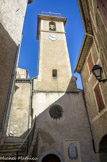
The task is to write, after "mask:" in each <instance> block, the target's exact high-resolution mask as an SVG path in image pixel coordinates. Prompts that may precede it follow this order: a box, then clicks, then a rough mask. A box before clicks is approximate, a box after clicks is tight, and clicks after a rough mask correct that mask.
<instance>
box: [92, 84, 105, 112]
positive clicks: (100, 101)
mask: <svg viewBox="0 0 107 162" xmlns="http://www.w3.org/2000/svg"><path fill="white" fill-rule="evenodd" d="M94 93H95V96H96V101H97V105H98V108H99V112H100V111H101V110H103V109H104V102H103V97H102V94H101V91H100V87H99V83H98V84H97V85H96V86H95V88H94Z"/></svg>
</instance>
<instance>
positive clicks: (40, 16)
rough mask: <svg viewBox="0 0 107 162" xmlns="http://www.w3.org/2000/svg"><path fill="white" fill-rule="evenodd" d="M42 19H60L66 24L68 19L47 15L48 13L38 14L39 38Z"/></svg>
mask: <svg viewBox="0 0 107 162" xmlns="http://www.w3.org/2000/svg"><path fill="white" fill-rule="evenodd" d="M41 20H49V21H59V22H63V23H64V25H65V23H66V21H67V18H65V17H55V16H49V15H48V16H47V15H38V23H37V39H39V34H40V22H41Z"/></svg>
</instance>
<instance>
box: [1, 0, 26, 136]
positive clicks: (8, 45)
mask: <svg viewBox="0 0 107 162" xmlns="http://www.w3.org/2000/svg"><path fill="white" fill-rule="evenodd" d="M26 5H27V1H26V0H23V1H22V0H15V1H14V0H11V1H10V0H2V1H0V101H2V102H0V129H1V130H0V136H1V135H2V132H3V129H4V123H7V122H6V121H8V114H9V109H10V108H9V105H10V104H11V100H10V98H12V93H13V91H11V89H12V83H13V80H14V78H15V65H16V64H17V54H18V45H19V44H20V43H21V37H22V28H23V22H24V16H25V11H26ZM6 114H7V119H6ZM5 127H6V125H5Z"/></svg>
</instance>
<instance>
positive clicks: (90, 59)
mask: <svg viewBox="0 0 107 162" xmlns="http://www.w3.org/2000/svg"><path fill="white" fill-rule="evenodd" d="M87 62H88V66H89V70H90V73H91V71H92V68H93V66H94V64H93V60H92V56H91V54H90V55H89V57H88V60H87Z"/></svg>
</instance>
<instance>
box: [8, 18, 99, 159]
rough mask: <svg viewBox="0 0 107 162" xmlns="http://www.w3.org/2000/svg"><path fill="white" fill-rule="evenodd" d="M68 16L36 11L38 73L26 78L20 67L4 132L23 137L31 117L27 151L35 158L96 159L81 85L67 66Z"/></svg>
mask: <svg viewBox="0 0 107 162" xmlns="http://www.w3.org/2000/svg"><path fill="white" fill-rule="evenodd" d="M66 21H67V19H66V18H64V17H61V16H60V15H54V16H52V15H38V28H37V39H38V40H39V64H38V76H37V77H34V78H32V79H29V78H28V77H27V71H26V70H24V69H20V68H19V69H18V71H17V78H16V84H15V92H14V97H13V103H12V106H11V112H10V119H9V123H8V130H7V136H8V137H7V138H8V139H9V138H11V140H12V138H13V139H15V138H20V139H21V140H22V141H24V139H27V138H26V137H29V136H30V133H32V130H33V129H32V127H33V126H34V125H33V123H34V122H35V123H34V124H35V131H34V133H33V140H30V144H29V147H28V153H29V154H27V155H28V156H31V157H32V156H33V157H37V160H36V161H37V162H96V159H95V153H94V148H93V140H92V134H91V129H90V124H89V119H88V115H87V108H86V104H85V100H84V95H83V91H82V90H80V89H78V88H77V86H76V78H75V77H74V76H72V72H71V65H70V60H69V53H68V48H67V42H66V32H65V28H64V26H65V24H66ZM36 132H37V134H36ZM35 134H36V135H35ZM34 138H35V139H34ZM34 141H35V142H34ZM22 143H23V142H22ZM31 148H33V149H32V151H31ZM29 150H30V151H31V152H29Z"/></svg>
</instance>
